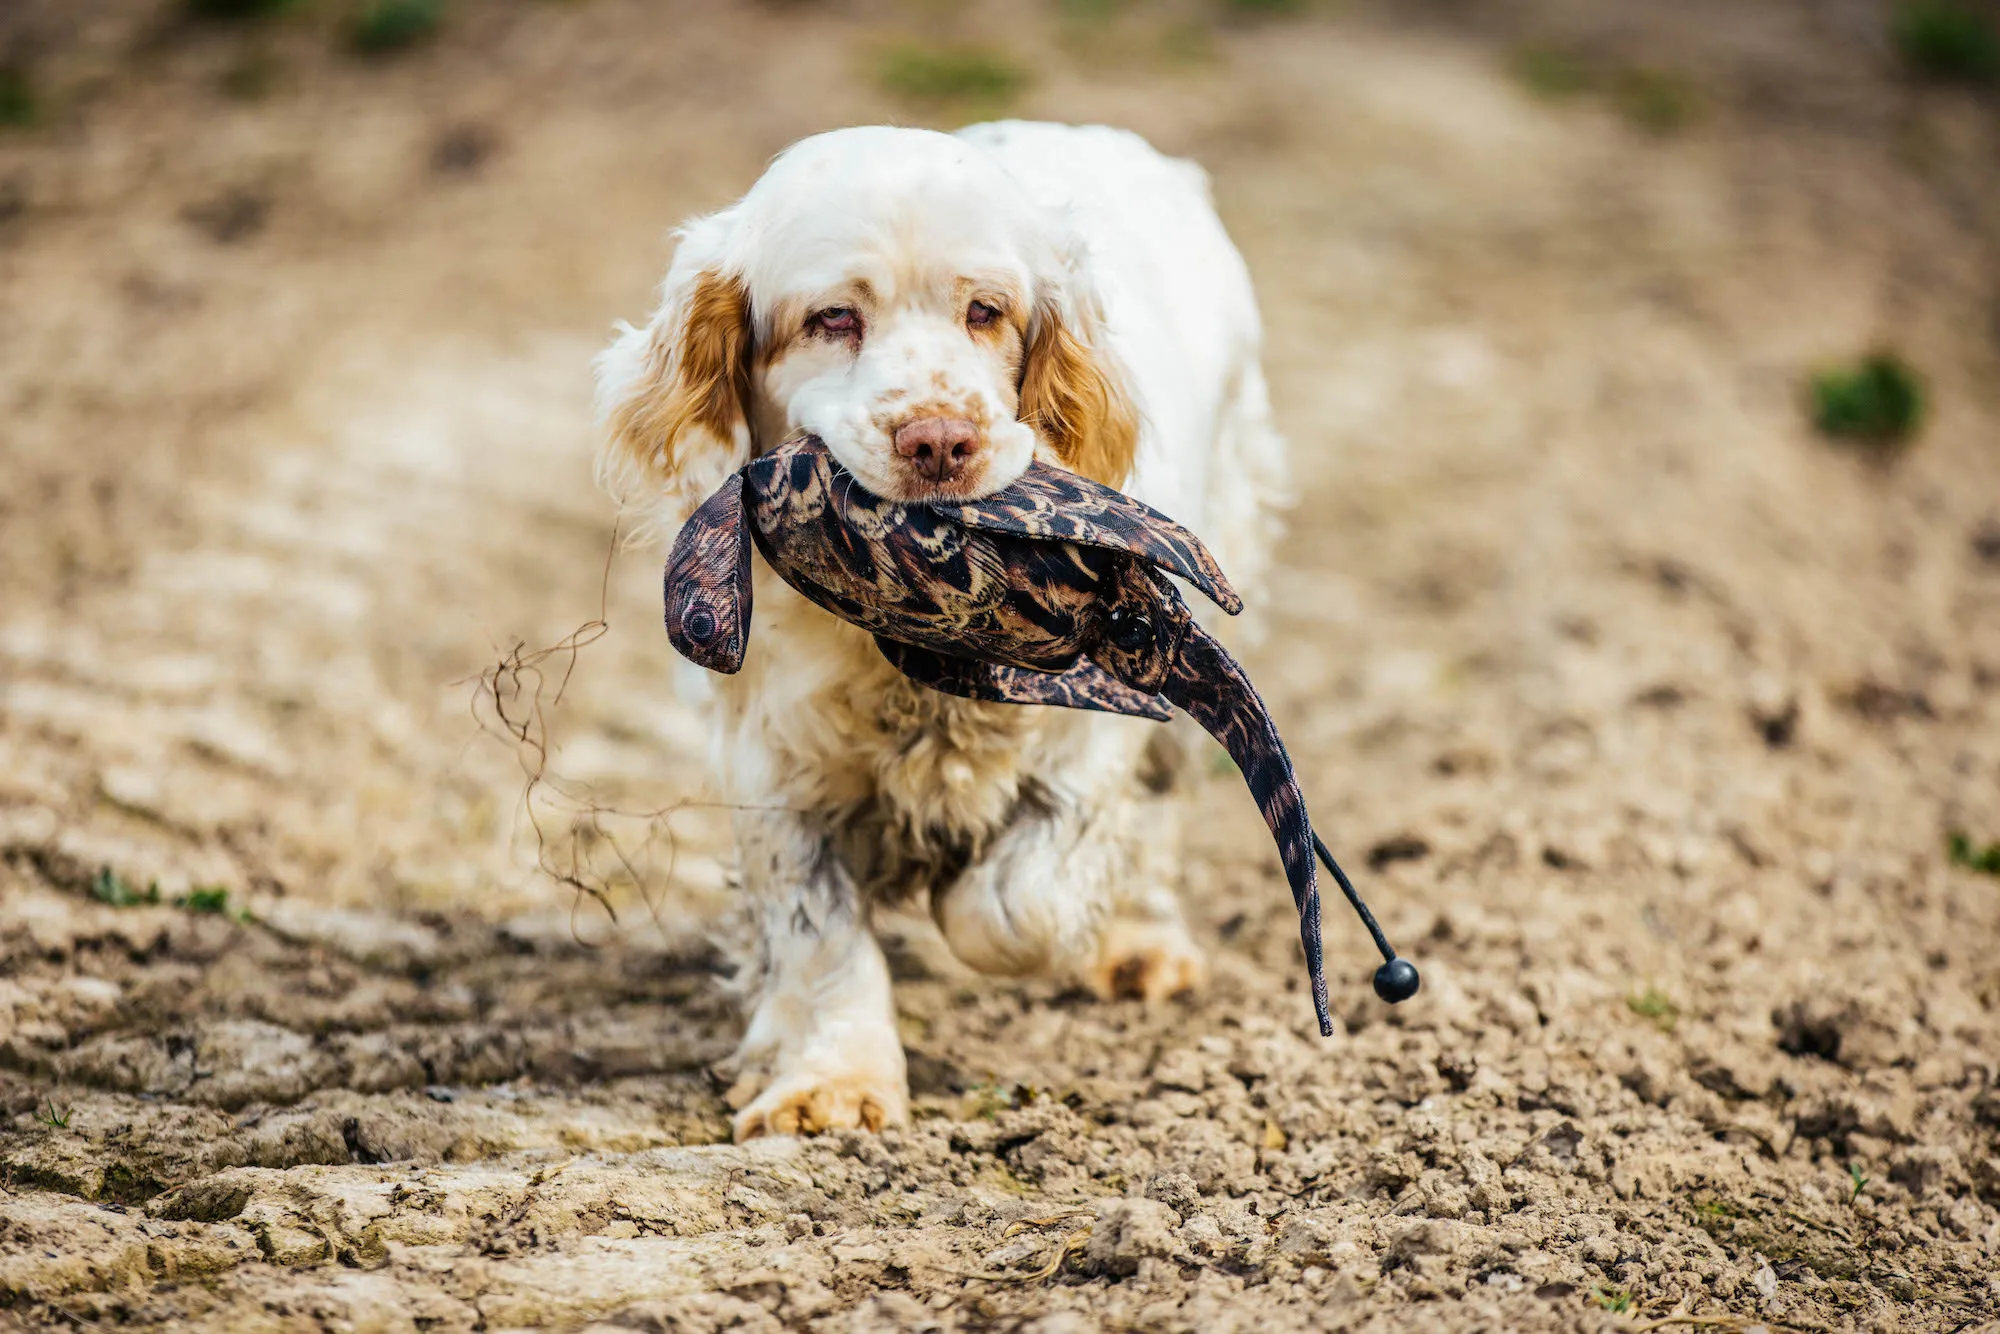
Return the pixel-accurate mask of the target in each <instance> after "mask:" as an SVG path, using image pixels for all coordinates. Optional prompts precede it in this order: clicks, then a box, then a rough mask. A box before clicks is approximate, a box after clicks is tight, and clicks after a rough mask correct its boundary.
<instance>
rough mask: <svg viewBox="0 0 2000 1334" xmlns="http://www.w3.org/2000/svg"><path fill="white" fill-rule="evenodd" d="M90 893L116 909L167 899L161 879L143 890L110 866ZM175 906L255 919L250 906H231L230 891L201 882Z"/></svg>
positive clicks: (236, 918)
mask: <svg viewBox="0 0 2000 1334" xmlns="http://www.w3.org/2000/svg"><path fill="white" fill-rule="evenodd" d="M90 896H91V897H92V898H94V899H96V900H97V901H98V902H99V903H104V904H109V905H110V906H111V907H113V908H155V907H158V906H159V905H160V904H162V903H166V902H168V900H167V899H166V898H164V897H163V896H162V895H161V893H160V885H159V882H158V881H152V882H150V883H149V884H147V886H146V887H145V888H144V889H143V890H142V889H140V888H139V887H138V886H136V885H134V884H133V883H132V882H131V881H129V880H127V879H126V878H125V877H124V876H122V875H119V874H118V873H117V872H116V871H114V870H112V869H111V868H110V867H108V866H107V867H104V868H103V869H102V870H100V871H99V872H98V873H97V875H96V877H95V878H94V879H92V880H91V882H90ZM172 906H173V907H176V908H180V909H182V910H183V911H186V912H191V913H213V914H215V915H216V916H219V917H227V918H230V919H231V920H233V921H238V922H249V921H253V920H255V919H253V918H252V917H251V915H250V910H249V909H247V908H233V909H232V908H231V907H230V906H229V891H228V890H227V889H225V888H224V887H222V886H221V885H198V886H196V887H195V888H194V889H191V890H189V891H188V892H187V893H185V894H179V895H176V896H175V897H174V898H173V900H172Z"/></svg>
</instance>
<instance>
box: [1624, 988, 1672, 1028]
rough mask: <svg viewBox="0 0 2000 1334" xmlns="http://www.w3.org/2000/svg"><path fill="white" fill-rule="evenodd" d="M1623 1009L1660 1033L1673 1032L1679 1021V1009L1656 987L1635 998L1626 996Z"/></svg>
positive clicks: (1647, 989)
mask: <svg viewBox="0 0 2000 1334" xmlns="http://www.w3.org/2000/svg"><path fill="white" fill-rule="evenodd" d="M1625 1008H1626V1009H1628V1010H1630V1011H1631V1012H1632V1013H1633V1014H1636V1015H1638V1016H1639V1017H1640V1018H1641V1019H1646V1020H1650V1021H1651V1022H1652V1024H1653V1026H1654V1027H1655V1028H1657V1029H1659V1030H1660V1031H1661V1032H1662V1033H1671V1032H1673V1031H1674V1025H1675V1024H1677V1023H1679V1022H1680V1019H1681V1007H1680V1006H1678V1005H1676V1004H1674V1002H1673V1000H1672V999H1671V998H1670V997H1668V995H1667V993H1666V992H1664V991H1661V990H1660V989H1659V988H1658V987H1647V988H1646V989H1645V990H1644V991H1642V992H1640V993H1639V994H1638V995H1636V996H1627V997H1626V998H1625Z"/></svg>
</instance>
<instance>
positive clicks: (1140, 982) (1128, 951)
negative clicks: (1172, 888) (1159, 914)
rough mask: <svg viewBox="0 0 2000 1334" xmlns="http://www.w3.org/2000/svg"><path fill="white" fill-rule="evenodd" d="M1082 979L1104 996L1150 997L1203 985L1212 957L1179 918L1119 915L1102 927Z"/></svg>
mask: <svg viewBox="0 0 2000 1334" xmlns="http://www.w3.org/2000/svg"><path fill="white" fill-rule="evenodd" d="M1084 980H1085V981H1086V982H1088V983H1089V984H1090V989H1091V990H1092V991H1094V992H1096V993H1097V996H1098V999H1100V1000H1142V1001H1146V1002H1148V1003H1151V1002H1153V1001H1162V1000H1165V999H1167V998H1168V997H1169V996H1179V995H1182V994H1184V993H1188V992H1194V991H1199V990H1201V988H1202V987H1203V986H1204V985H1205V984H1206V983H1207V981H1208V960H1207V959H1206V958H1204V957H1203V955H1202V952H1201V950H1200V949H1199V948H1197V947H1196V945H1195V943H1194V941H1192V940H1190V939H1189V938H1188V933H1187V928H1186V927H1184V926H1182V925H1181V924H1180V923H1179V922H1155V921H1142V920H1137V919H1132V918H1119V919H1117V920H1114V921H1112V922H1111V923H1110V924H1109V925H1107V926H1106V927H1105V928H1104V936H1103V938H1102V940H1101V941H1100V942H1099V944H1098V949H1097V961H1096V962H1095V963H1093V964H1092V965H1091V967H1090V969H1089V971H1088V973H1087V974H1086V975H1085V979H1084Z"/></svg>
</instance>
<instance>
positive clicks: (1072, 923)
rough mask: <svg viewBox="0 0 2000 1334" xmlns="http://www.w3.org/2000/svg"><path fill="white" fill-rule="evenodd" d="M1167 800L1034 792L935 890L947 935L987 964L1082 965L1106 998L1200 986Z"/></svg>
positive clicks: (997, 969) (969, 957)
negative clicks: (1037, 795)
mask: <svg viewBox="0 0 2000 1334" xmlns="http://www.w3.org/2000/svg"><path fill="white" fill-rule="evenodd" d="M1163 806H1165V803H1160V802H1153V801H1142V800H1139V799H1138V798H1136V797H1134V796H1131V795H1128V794H1126V793H1123V792H1112V793H1107V794H1103V795H1101V796H1100V797H1099V798H1098V799H1096V800H1090V801H1086V800H1081V799H1078V798H1076V797H1074V796H1070V797H1054V798H1049V799H1046V800H1044V799H1037V800H1032V801H1030V800H1025V799H1024V800H1023V802H1022V803H1021V807H1020V808H1019V809H1018V810H1017V811H1016V812H1015V816H1014V818H1013V819H1012V820H1011V821H1010V822H1009V824H1008V825H1007V827H1006V828H1005V829H1004V830H1003V831H1002V832H1001V833H1000V835H999V836H998V837H997V838H995V839H994V841H993V842H992V844H991V845H989V847H988V848H987V850H986V854H985V856H983V857H982V858H981V859H980V860H979V861H978V862H976V863H975V864H974V865H972V866H970V867H968V868H967V869H966V870H965V872H964V873H963V874H961V875H960V876H959V878H958V879H957V880H956V881H954V882H953V883H952V884H951V885H950V886H949V887H948V888H947V889H945V890H942V891H940V892H938V893H935V894H933V895H932V898H931V914H932V916H933V917H934V918H935V919H936V920H937V924H938V927H939V929H940V930H941V931H942V932H943V933H944V938H945V941H946V943H948V944H949V945H950V946H951V949H952V952H953V953H954V954H956V955H957V956H958V957H959V958H960V959H961V960H963V961H964V962H965V963H967V964H969V965H971V966H972V967H974V968H977V969H979V970H980V971H981V972H987V973H998V974H1004V975H1012V976H1022V975H1043V976H1051V975H1053V976H1063V975H1068V976H1079V977H1081V978H1083V979H1084V980H1085V981H1086V982H1087V983H1088V984H1089V985H1090V986H1091V988H1092V989H1093V990H1095V991H1096V992H1097V993H1098V994H1099V995H1100V996H1103V997H1105V998H1106V999H1109V998H1111V997H1114V996H1137V997H1141V998H1143V999H1146V1000H1159V999H1163V998H1165V997H1167V996H1171V995H1174V994H1175V993H1177V992H1182V991H1188V990H1192V989H1194V988H1196V987H1198V986H1199V985H1200V984H1201V982H1202V981H1203V979H1204V977H1205V973H1206V970H1205V966H1204V964H1203V960H1202V955H1201V951H1200V950H1199V949H1198V948H1197V947H1196V946H1195V944H1194V941H1193V939H1192V938H1191V937H1190V936H1189V935H1188V931H1187V927H1186V925H1185V924H1184V923H1183V921H1182V918H1181V911H1180V904H1179V902H1178V901H1177V900H1176V898H1175V895H1174V891H1173V888H1172V885H1173V877H1174V867H1173V865H1172V852H1171V847H1172V844H1173V841H1174V840H1173V839H1172V838H1171V837H1170V832H1171V825H1172V813H1171V809H1170V808H1169V809H1168V811H1167V812H1163V811H1162V810H1161V809H1160V808H1162V807H1163ZM1163 815H1164V818H1162V817H1163Z"/></svg>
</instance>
